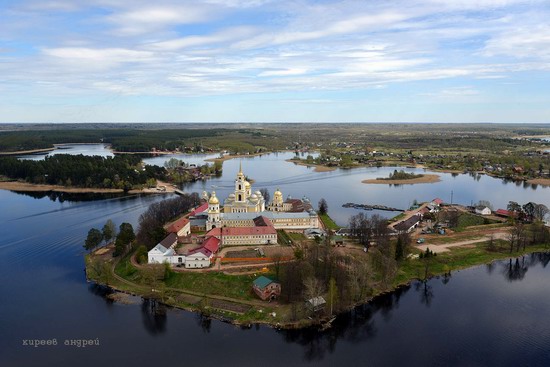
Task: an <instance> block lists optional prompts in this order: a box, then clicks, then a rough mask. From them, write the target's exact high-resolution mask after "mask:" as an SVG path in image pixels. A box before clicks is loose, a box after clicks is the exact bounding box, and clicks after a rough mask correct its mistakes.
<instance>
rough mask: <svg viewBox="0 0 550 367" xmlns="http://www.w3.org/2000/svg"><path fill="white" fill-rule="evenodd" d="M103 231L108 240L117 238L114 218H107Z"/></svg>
mask: <svg viewBox="0 0 550 367" xmlns="http://www.w3.org/2000/svg"><path fill="white" fill-rule="evenodd" d="M101 232H102V233H103V239H104V240H105V241H107V242H109V241H110V240H112V239H113V238H115V236H116V227H115V223H113V221H112V220H110V219H109V220H107V222H106V223H105V225H104V226H103V229H102V230H101Z"/></svg>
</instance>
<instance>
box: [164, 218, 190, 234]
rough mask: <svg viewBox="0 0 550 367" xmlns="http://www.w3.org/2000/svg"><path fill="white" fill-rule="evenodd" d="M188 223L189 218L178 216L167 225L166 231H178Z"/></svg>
mask: <svg viewBox="0 0 550 367" xmlns="http://www.w3.org/2000/svg"><path fill="white" fill-rule="evenodd" d="M187 223H189V219H187V218H180V219H178V220H176V221H175V222H174V223H172V224H171V225H170V227H168V229H167V231H168V232H172V233H178V232H179V231H180V230H181V229H182V228H183V227H185V226H186V225H187Z"/></svg>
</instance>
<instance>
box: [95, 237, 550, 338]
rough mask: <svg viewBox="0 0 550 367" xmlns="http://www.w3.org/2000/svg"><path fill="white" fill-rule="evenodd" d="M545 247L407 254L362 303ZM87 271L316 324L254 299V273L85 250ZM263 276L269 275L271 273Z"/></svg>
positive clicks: (206, 309) (169, 296) (190, 305)
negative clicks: (183, 267) (140, 262)
mask: <svg viewBox="0 0 550 367" xmlns="http://www.w3.org/2000/svg"><path fill="white" fill-rule="evenodd" d="M549 247H550V246H549V245H548V244H546V245H537V246H529V247H527V248H526V249H525V250H520V251H517V252H516V251H514V252H510V251H509V246H508V243H507V242H506V241H503V240H498V241H495V242H494V246H493V247H492V248H491V249H489V247H488V243H487V242H484V243H478V244H476V245H474V246H467V247H456V248H451V249H450V251H448V252H445V253H440V254H438V255H437V256H434V257H430V258H427V259H415V258H408V259H406V260H403V261H401V262H400V263H399V266H398V268H397V272H396V273H395V276H394V277H393V280H392V281H391V282H389V283H388V285H387V286H386V287H382V286H380V284H382V283H386V282H380V279H381V277H382V274H380V273H378V272H376V271H375V273H374V274H373V278H378V279H379V282H377V283H375V285H374V286H373V291H372V294H371V297H369V298H367V299H365V300H363V301H362V302H360V303H364V302H368V301H369V300H371V299H372V298H374V297H376V296H377V295H379V294H382V293H385V292H388V291H392V290H394V289H395V288H396V287H398V286H401V285H405V284H408V283H410V282H411V281H414V280H423V279H426V278H429V277H433V276H437V275H442V274H450V273H451V272H453V271H456V270H461V269H466V268H469V267H473V266H478V265H483V264H489V263H491V262H493V261H495V260H502V259H508V258H515V257H518V256H522V255H525V254H529V253H533V252H547V251H549ZM413 252H418V250H414V251H413ZM98 264H100V266H98ZM98 269H99V270H98ZM86 274H87V277H88V278H89V279H91V280H93V281H95V282H97V283H101V284H107V285H108V286H110V287H111V288H113V289H115V290H119V291H122V292H126V293H131V294H135V295H141V296H144V297H149V298H156V299H158V300H160V301H161V302H162V303H164V304H166V305H169V306H173V307H177V308H182V309H186V310H190V311H198V312H202V313H205V314H206V315H209V316H213V317H217V318H221V319H223V320H225V321H230V322H232V323H235V324H250V323H264V324H268V325H273V326H275V325H277V326H279V327H283V328H299V327H304V326H308V325H311V324H312V323H314V321H312V320H310V319H308V318H307V317H305V316H304V317H303V318H300V319H298V320H295V319H293V318H292V317H291V312H290V310H291V307H292V305H290V304H286V303H281V302H271V303H268V302H263V301H260V300H259V299H257V298H256V297H255V295H254V293H253V292H252V291H251V285H252V281H253V280H254V279H255V278H256V277H257V276H258V274H246V275H231V274H225V273H222V272H215V271H210V272H191V271H189V272H169V273H165V270H164V267H163V266H161V265H156V266H147V267H145V268H143V269H138V268H136V267H135V266H134V265H133V264H132V262H131V257H130V255H126V256H125V257H123V258H122V259H120V260H115V259H113V258H112V257H111V254H110V253H108V252H107V253H104V254H103V255H95V254H92V255H87V256H86ZM267 275H268V276H273V274H272V273H271V272H269V273H267Z"/></svg>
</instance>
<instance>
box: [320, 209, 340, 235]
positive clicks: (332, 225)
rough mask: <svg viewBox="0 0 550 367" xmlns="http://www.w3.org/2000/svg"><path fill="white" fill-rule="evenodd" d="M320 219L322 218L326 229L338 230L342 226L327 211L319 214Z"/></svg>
mask: <svg viewBox="0 0 550 367" xmlns="http://www.w3.org/2000/svg"><path fill="white" fill-rule="evenodd" d="M319 219H321V221H322V222H323V224H324V225H325V228H326V229H330V230H332V231H337V230H339V229H340V228H341V227H340V226H339V225H338V224H336V222H335V221H334V220H332V218H331V217H330V216H329V215H328V214H327V213H325V214H319Z"/></svg>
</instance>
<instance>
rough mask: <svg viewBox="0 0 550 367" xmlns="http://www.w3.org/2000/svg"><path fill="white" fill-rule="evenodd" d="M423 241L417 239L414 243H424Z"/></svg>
mask: <svg viewBox="0 0 550 367" xmlns="http://www.w3.org/2000/svg"><path fill="white" fill-rule="evenodd" d="M424 241H425V240H424V239H423V238H419V239H418V240H416V243H424Z"/></svg>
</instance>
